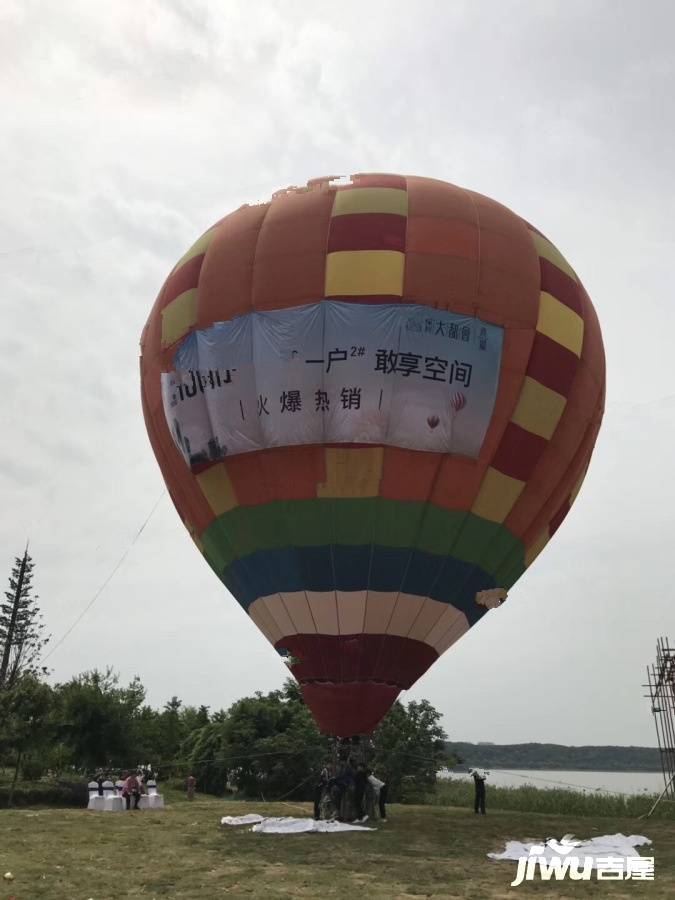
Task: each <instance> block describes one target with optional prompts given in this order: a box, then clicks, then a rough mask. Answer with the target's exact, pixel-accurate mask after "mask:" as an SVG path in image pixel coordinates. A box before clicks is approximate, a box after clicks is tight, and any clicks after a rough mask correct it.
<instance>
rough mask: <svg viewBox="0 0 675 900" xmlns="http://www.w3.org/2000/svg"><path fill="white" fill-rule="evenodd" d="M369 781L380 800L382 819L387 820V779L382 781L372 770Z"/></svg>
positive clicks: (378, 800)
mask: <svg viewBox="0 0 675 900" xmlns="http://www.w3.org/2000/svg"><path fill="white" fill-rule="evenodd" d="M368 781H369V782H370V786H371V787H372V789H373V793H374V794H375V797H376V799H377V802H378V806H379V807H380V819H381V820H382V821H383V822H386V821H387V783H386V781H380V779H379V778H377V777H376V776H375V775H373V773H372V772H371V773H370V775H369V776H368Z"/></svg>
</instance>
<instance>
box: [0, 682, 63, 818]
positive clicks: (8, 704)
mask: <svg viewBox="0 0 675 900" xmlns="http://www.w3.org/2000/svg"><path fill="white" fill-rule="evenodd" d="M53 708H54V699H53V692H52V689H51V688H50V687H49V686H48V685H46V684H42V683H41V682H39V681H38V680H37V678H34V677H33V676H32V675H24V676H23V677H22V678H20V679H19V680H18V681H16V682H15V683H14V684H13V685H12V686H11V687H10V688H8V689H6V690H3V691H0V756H2V757H5V758H6V757H7V756H8V755H13V756H14V757H15V763H14V777H13V779H12V784H11V787H10V789H9V793H8V797H7V805H8V806H11V804H12V796H13V793H14V788H15V785H16V782H17V779H18V776H19V770H20V768H21V763H22V760H23V758H24V756H26V755H27V754H28V753H30V752H32V753H34V754H35V753H39V751H40V750H41V749H42V748H44V746H45V745H46V744H47V742H48V741H49V740H50V738H51V736H52V734H53V731H54V724H53Z"/></svg>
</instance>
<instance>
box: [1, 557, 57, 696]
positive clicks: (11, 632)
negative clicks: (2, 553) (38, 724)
mask: <svg viewBox="0 0 675 900" xmlns="http://www.w3.org/2000/svg"><path fill="white" fill-rule="evenodd" d="M32 582H33V560H32V559H31V557H30V554H29V553H28V547H27V546H26V550H25V552H24V555H23V557H22V558H19V557H18V556H17V557H16V559H15V560H14V566H13V567H12V574H11V575H10V577H9V590H8V591H5V598H6V599H5V600H4V601H3V602H2V603H0V690H6V689H8V688H10V687H12V685H14V684H16V682H17V680H18V679H19V678H20V677H21V676H22V675H28V674H31V675H37V674H38V673H39V672H40V671H42V672H44V671H45V670H44V669H40V666H39V660H40V656H41V654H42V649H43V648H44V646H45V644H46V643H47V642H48V640H49V638H48V637H47V638H45V637H43V631H44V626H43V624H42V616H41V615H40V607H39V606H38V597H37V596H35V595H34V594H33V584H32Z"/></svg>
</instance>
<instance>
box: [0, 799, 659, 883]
mask: <svg viewBox="0 0 675 900" xmlns="http://www.w3.org/2000/svg"><path fill="white" fill-rule="evenodd" d="M167 800H168V801H169V806H168V808H167V809H166V810H164V811H163V812H159V811H158V812H148V811H144V812H137V813H129V814H111V813H107V814H106V813H89V812H87V811H86V810H74V809H26V810H16V811H6V810H2V811H1V812H0V874H1V873H3V872H6V871H8V870H9V871H11V872H13V874H14V875H15V880H14V881H13V882H11V883H9V882H4V881H0V900H7V898H10V897H14V898H15V900H34V898H41V897H44V898H49V900H61V898H63V900H88V898H93V900H112V898H117V897H144V898H152V897H158V898H159V897H181V898H197V897H199V898H212V897H219V896H232V897H246V898H265V900H270V898H275V897H310V898H314V897H349V898H355V897H366V898H371V897H373V898H398V897H467V898H475V900H482V898H485V897H514V896H517V895H518V893H521V894H525V895H531V894H536V895H537V896H539V897H542V898H544V897H546V898H547V897H602V896H611V897H613V898H619V897H641V896H649V897H651V898H655V897H658V898H665V897H668V898H672V897H675V823H673V822H669V821H664V820H655V821H653V822H647V823H645V822H639V821H636V820H635V819H614V818H588V817H583V818H582V817H578V816H570V815H566V816H553V815H542V814H534V813H523V812H512V811H508V812H502V811H493V810H490V811H489V812H488V815H487V816H485V817H484V818H483V817H478V816H474V815H473V812H471V811H470V810H468V809H464V808H457V807H439V806H436V807H432V806H397V805H392V806H391V811H390V818H389V821H388V822H387V823H386V824H385V825H382V826H381V827H380V828H379V829H378V830H377V831H375V832H372V833H368V834H363V833H352V834H350V833H347V834H336V835H324V834H308V835H291V836H277V835H264V834H263V835H259V834H253V833H251V832H250V831H249V830H247V829H236V828H223V827H221V826H220V817H221V816H222V815H226V814H231V815H235V814H238V813H243V812H263V813H269V814H272V815H303V814H308V813H309V806H305V805H302V804H292V803H277V804H263V803H233V802H227V803H226V802H223V801H219V800H216V799H213V798H204V797H202V798H200V799H198V800H196V801H195V802H194V803H191V804H190V803H188V802H187V801H185V800H183V799H182V798H181V797H180V796H179V795H174V794H169V796H168V797H167ZM617 831H623V832H624V834H634V833H637V834H640V833H645V834H646V835H647V836H648V837H651V838H652V840H653V841H654V848H653V854H654V856H655V857H656V880H655V881H654V882H647V883H643V884H640V883H635V882H632V881H627V882H601V883H598V882H597V881H595V880H593V881H591V882H590V883H585V882H559V883H555V882H544V883H541V882H539V883H536V884H527V885H523V886H521V887H519V888H510V886H509V884H510V882H511V881H512V880H513V878H514V877H515V863H513V864H512V863H507V862H500V863H497V862H492V861H490V860H488V859H487V858H486V856H485V854H486V853H487V852H489V851H491V850H501V849H503V844H504V841H505V840H506V839H509V838H516V839H522V838H528V837H529V838H535V839H543V838H546V837H549V836H556V837H560V836H562V834H564V833H566V832H573V833H574V834H576V835H577V836H578V837H592V836H594V835H598V834H613V833H615V832H617ZM643 852H645V850H644V849H643Z"/></svg>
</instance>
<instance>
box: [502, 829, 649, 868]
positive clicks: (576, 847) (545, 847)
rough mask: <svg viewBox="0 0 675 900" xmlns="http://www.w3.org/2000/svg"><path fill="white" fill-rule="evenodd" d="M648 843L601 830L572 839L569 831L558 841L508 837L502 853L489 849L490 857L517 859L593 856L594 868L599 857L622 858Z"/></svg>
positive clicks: (635, 835) (640, 837)
mask: <svg viewBox="0 0 675 900" xmlns="http://www.w3.org/2000/svg"><path fill="white" fill-rule="evenodd" d="M645 844H651V841H650V840H649V838H647V837H645V836H644V835H641V834H631V835H628V837H626V835H625V834H620V833H619V834H603V835H601V836H599V837H595V838H590V839H589V840H586V841H581V840H575V839H574V837H573V836H572V835H571V834H570V835H567V834H566V835H565V836H564V837H563V838H562V839H561V840H560V841H558V840H556V838H548V840H546V841H545V842H543V841H542V842H541V843H538V842H537V841H534V842H532V843H524V842H522V841H507V842H506V847H505V849H504V852H503V853H488V857H489V858H490V859H496V860H502V859H513V860H517V859H520V858H521V857H523V856H525V857H528V856H538V857H539V856H540V857H543V858H544V859H546V860H547V861H549V860H550V859H551V858H552V857H554V856H558V857H561V858H563V859H564V858H565V857H566V856H574V857H577V858H578V859H579V860H583V859H584V858H585V857H587V856H590V857H591V858H592V859H593V868H594V869H595V868H597V860H598V857H607V856H615V857H621V858H622V859H623V860H624V864H625V862H626V859H627V858H628V857H629V856H639V855H640V854H639V852H638V851H637V849H636V848H637V847H642V846H643V845H645Z"/></svg>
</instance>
